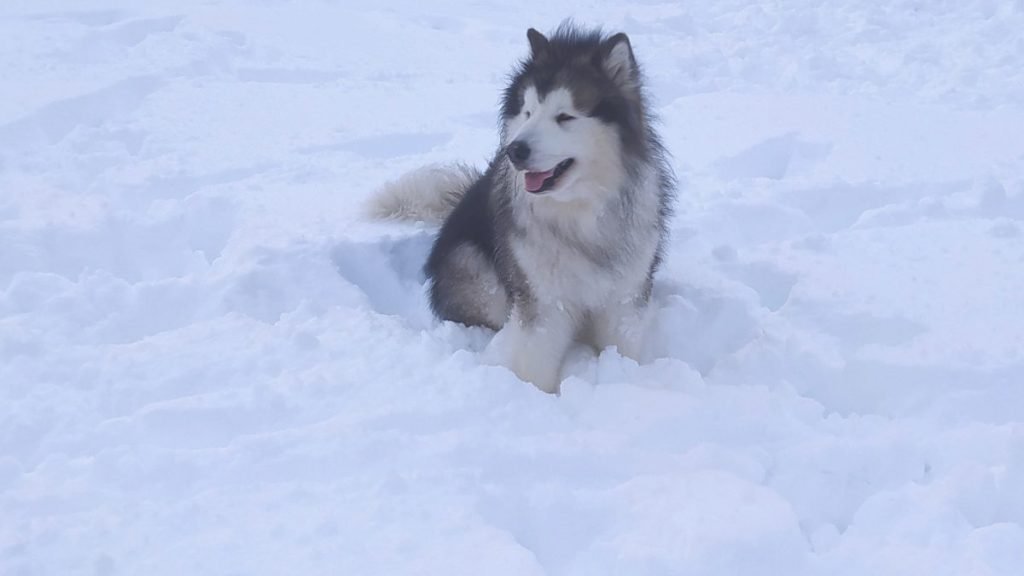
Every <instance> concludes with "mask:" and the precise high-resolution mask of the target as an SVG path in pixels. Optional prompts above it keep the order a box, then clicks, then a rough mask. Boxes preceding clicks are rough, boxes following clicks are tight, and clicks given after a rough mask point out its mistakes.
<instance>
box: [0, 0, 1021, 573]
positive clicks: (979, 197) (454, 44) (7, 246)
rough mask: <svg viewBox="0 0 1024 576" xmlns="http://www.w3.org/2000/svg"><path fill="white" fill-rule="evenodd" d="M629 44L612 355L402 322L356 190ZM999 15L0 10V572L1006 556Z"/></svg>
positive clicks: (1008, 475)
mask: <svg viewBox="0 0 1024 576" xmlns="http://www.w3.org/2000/svg"><path fill="white" fill-rule="evenodd" d="M568 16H571V17H574V18H575V19H576V20H577V21H578V22H581V23H584V24H602V25H604V26H605V27H606V28H607V29H609V30H621V31H625V32H627V33H628V34H629V35H630V38H631V40H632V44H633V46H634V49H635V51H636V54H637V57H638V59H639V60H640V62H641V63H642V64H643V65H644V67H645V70H646V73H647V77H648V80H649V89H650V94H651V97H652V100H653V102H654V104H655V106H656V110H657V112H658V114H659V115H660V117H661V124H660V129H661V131H662V135H663V137H664V140H665V143H666V146H667V147H668V149H669V151H670V152H671V153H672V155H673V160H672V165H673V168H674V169H675V171H676V172H677V175H678V176H679V180H680V191H679V201H678V205H677V212H678V214H677V216H676V217H675V219H674V221H673V224H672V241H671V243H670V246H669V251H668V255H667V259H666V263H665V266H664V268H663V269H662V271H661V273H660V274H659V276H658V279H657V283H656V288H655V302H654V306H655V309H656V315H655V316H656V323H655V325H654V326H653V327H652V328H651V330H652V334H651V336H652V338H651V340H652V342H653V343H654V344H653V349H652V350H650V354H651V357H652V359H651V360H649V361H645V362H643V363H641V364H637V363H635V362H633V361H631V360H627V359H624V358H622V357H620V356H619V355H618V354H617V353H616V352H615V351H614V350H607V351H605V352H603V353H601V354H600V355H598V356H595V355H594V354H593V353H592V352H590V351H589V350H586V349H583V348H577V349H575V350H574V351H573V352H572V354H571V356H570V358H569V360H568V363H567V367H566V379H565V381H564V383H563V386H562V393H561V395H560V396H553V395H548V394H544V393H542V392H539V391H538V390H537V389H536V388H534V387H533V386H531V385H529V384H524V383H523V382H521V381H519V380H518V379H517V378H515V376H514V375H513V374H512V373H511V372H509V371H508V370H506V369H505V368H502V367H499V366H494V365H491V364H489V363H487V362H485V361H484V359H483V358H482V352H483V350H484V349H485V347H486V346H487V343H488V342H489V340H490V338H491V337H492V334H491V333H490V332H488V331H486V330H483V329H479V328H475V329H474V328H466V327H463V326H459V325H453V324H446V323H440V322H438V321H436V320H435V319H433V318H432V316H431V314H430V312H429V309H428V307H427V304H426V298H425V294H424V286H423V282H424V280H423V277H422V273H421V266H422V264H423V261H424V259H425V257H426V253H427V251H428V250H429V247H430V242H431V238H432V234H433V232H434V230H432V229H431V228H430V227H429V226H426V225H409V224H399V223H378V222H371V221H369V220H367V219H366V218H365V217H364V216H363V211H362V206H363V204H364V203H365V201H366V199H367V198H369V197H370V195H371V194H372V193H373V191H374V190H375V188H377V187H378V186H379V185H381V184H382V183H383V182H385V181H387V180H390V179H393V178H395V177H397V176H398V175H400V174H402V173H403V172H405V171H407V170H410V169H412V168H415V167H418V166H422V165H424V164H427V163H431V162H440V161H453V160H454V161H467V162H470V163H474V164H476V165H478V166H483V164H484V162H485V161H486V159H487V158H488V157H489V156H490V155H491V153H492V152H493V150H494V147H495V145H496V143H497V133H496V115H497V103H498V99H499V96H500V91H501V89H502V87H503V83H504V81H505V75H506V74H507V73H508V71H509V69H510V68H511V66H512V64H513V63H514V61H515V60H516V59H517V58H520V57H522V56H524V55H525V54H526V51H527V43H526V35H525V31H526V29H527V28H528V27H531V26H533V27H537V28H539V29H542V30H550V29H551V28H553V27H554V26H555V25H557V24H558V22H560V21H561V20H562V19H563V18H565V17H568ZM1022 30H1024V2H1022V1H1021V0H964V1H956V2H953V1H935V2H922V1H918V0H897V1H881V0H875V1H868V2H863V1H860V0H840V1H837V2H827V3H819V2H811V1H809V0H768V1H758V2H750V1H745V0H728V1H723V2H689V3H670V2H657V1H645V0H628V1H626V2H622V1H619V0H616V1H611V0H596V1H594V0H588V1H578V0H571V1H568V2H561V3H554V2H543V1H541V0H522V1H520V2H499V1H497V0H481V1H477V2H464V1H455V0H438V1H436V2H430V3H420V2H415V1H413V0H378V1H376V2H372V3H371V2H366V3H362V2H328V1H325V0H288V1H286V0H262V1H260V2H241V1H239V0H234V1H227V0H174V1H172V0H148V1H147V2H135V1H130V0H76V1H71V0H63V1H57V0H5V1H4V2H3V4H2V6H0V46H2V49H0V574H3V575H5V576H6V575H10V576H51V575H52V576H56V575H72V574H86V575H95V576H114V575H147V576H160V575H175V576H177V575H183V574H195V575H237V576H241V575H253V576H256V575H280V574H295V575H303V576H307V575H308V576H315V575H337V574H351V575H357V574H359V575H401V574H429V575H435V574H436V575H444V576H457V575H478V574H488V575H494V576H501V575H515V576H527V575H574V576H582V575H603V574H607V575H623V574H629V575H633V576H643V575H679V574H699V575H702V576H712V575H721V576H726V575H736V574H773V575H787V576H790V575H817V574H828V575H851V576H852V575H857V576H860V575H868V574H892V575H906V574H929V575H965V574H971V575H1020V574H1022V573H1024V35H1022V34H1021V31H1022Z"/></svg>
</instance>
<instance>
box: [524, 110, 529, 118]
mask: <svg viewBox="0 0 1024 576" xmlns="http://www.w3.org/2000/svg"><path fill="white" fill-rule="evenodd" d="M523 115H524V116H526V119H527V120H529V119H530V111H529V110H527V111H526V112H524V113H523Z"/></svg>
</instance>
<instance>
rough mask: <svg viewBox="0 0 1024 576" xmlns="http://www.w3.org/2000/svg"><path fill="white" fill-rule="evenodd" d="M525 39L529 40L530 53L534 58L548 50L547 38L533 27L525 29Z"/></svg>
mask: <svg viewBox="0 0 1024 576" xmlns="http://www.w3.org/2000/svg"><path fill="white" fill-rule="evenodd" d="M526 39H527V40H529V41H530V53H531V55H532V56H533V57H534V58H535V59H536V58H540V57H541V56H543V55H544V53H545V52H547V50H548V39H547V37H545V36H544V35H543V34H541V33H540V32H537V31H536V30H534V29H533V28H530V29H529V30H527V31H526Z"/></svg>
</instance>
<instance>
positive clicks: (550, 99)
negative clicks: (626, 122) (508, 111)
mask: <svg viewBox="0 0 1024 576" xmlns="http://www.w3.org/2000/svg"><path fill="white" fill-rule="evenodd" d="M504 133H505V134H506V135H507V141H506V142H505V144H506V145H507V144H508V143H510V142H514V141H517V140H518V141H522V142H526V143H527V144H528V145H529V146H530V150H531V153H530V157H529V160H528V161H527V162H526V166H525V168H526V170H528V171H531V172H544V171H546V170H551V169H552V168H554V167H555V166H556V165H558V163H559V162H562V161H564V160H566V159H569V158H572V159H573V160H574V162H573V164H572V166H571V167H569V169H568V170H567V171H566V172H565V173H564V174H563V175H562V176H561V177H560V178H559V179H558V181H557V183H556V185H555V187H554V188H552V189H551V190H548V191H546V192H542V193H539V194H531V193H529V192H525V188H524V187H523V172H522V171H517V172H516V178H517V182H518V183H519V185H520V186H519V187H520V188H521V189H523V191H524V194H526V196H528V197H530V198H535V199H538V200H540V199H550V200H555V201H559V202H576V201H597V200H600V199H603V198H607V197H608V196H609V195H611V194H615V193H618V191H619V189H620V187H621V186H622V183H623V181H624V178H625V168H624V167H623V165H622V155H621V143H620V140H619V134H618V132H617V130H616V129H615V128H613V127H611V126H609V125H607V124H605V123H604V122H602V121H601V120H598V119H596V118H591V117H589V116H587V115H586V114H585V113H584V112H582V111H580V110H577V109H576V108H575V106H574V105H573V98H572V94H571V93H570V92H569V90H567V89H565V88H556V89H554V90H552V91H551V92H549V93H548V94H546V95H545V96H544V98H543V99H541V98H540V95H539V94H538V93H537V90H536V89H535V88H534V87H533V86H528V87H527V88H526V89H525V91H524V93H523V106H522V108H521V109H520V111H519V114H518V115H517V116H515V117H514V118H511V119H509V120H508V121H507V122H506V125H505V131H504Z"/></svg>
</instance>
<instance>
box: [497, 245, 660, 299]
mask: <svg viewBox="0 0 1024 576" xmlns="http://www.w3.org/2000/svg"><path fill="white" fill-rule="evenodd" d="M625 240H626V239H625V238H622V237H613V235H609V234H604V233H602V232H601V230H600V229H594V230H593V231H587V230H582V231H581V230H578V229H576V230H570V231H564V230H562V231H560V230H556V229H552V228H549V227H540V226H538V227H535V228H534V229H527V230H526V234H524V235H522V236H519V237H517V238H515V240H514V241H513V242H512V246H511V248H512V252H513V254H514V255H515V257H516V261H517V263H518V265H519V268H520V270H522V272H523V274H524V275H525V276H526V280H527V282H528V284H529V288H530V292H531V294H532V296H533V297H534V298H535V299H537V300H538V301H542V302H550V303H552V304H555V305H558V306H569V307H573V308H594V307H599V306H603V305H605V304H607V303H609V302H611V301H613V300H619V299H623V298H627V297H631V296H633V295H635V293H636V292H637V291H638V290H639V289H640V288H641V287H642V286H643V284H644V282H645V281H646V278H647V274H648V272H649V270H650V266H651V262H652V260H653V258H654V250H655V245H656V239H653V240H652V241H651V242H645V241H641V242H640V244H642V245H636V243H635V242H625ZM634 240H635V239H634ZM647 244H649V246H647Z"/></svg>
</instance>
